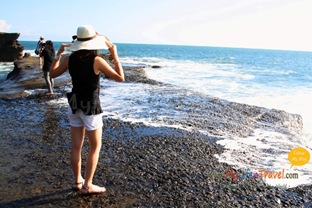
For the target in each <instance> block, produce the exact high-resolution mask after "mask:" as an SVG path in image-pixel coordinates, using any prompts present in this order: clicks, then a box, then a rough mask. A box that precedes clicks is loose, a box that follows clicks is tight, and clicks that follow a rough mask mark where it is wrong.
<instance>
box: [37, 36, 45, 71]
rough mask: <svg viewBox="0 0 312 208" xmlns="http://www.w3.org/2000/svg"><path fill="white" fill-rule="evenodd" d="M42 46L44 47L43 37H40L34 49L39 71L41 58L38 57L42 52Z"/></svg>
mask: <svg viewBox="0 0 312 208" xmlns="http://www.w3.org/2000/svg"><path fill="white" fill-rule="evenodd" d="M43 46H44V37H43V36H40V38H39V41H38V43H37V46H36V49H35V54H36V55H39V67H40V69H42V62H43V61H42V58H41V56H40V53H41V52H42V50H43Z"/></svg>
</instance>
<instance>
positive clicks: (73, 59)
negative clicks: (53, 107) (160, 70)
mask: <svg viewBox="0 0 312 208" xmlns="http://www.w3.org/2000/svg"><path fill="white" fill-rule="evenodd" d="M65 47H69V50H71V51H73V53H72V54H71V55H70V56H67V57H65V58H63V59H62V61H61V60H60V59H61V54H62V53H63V52H64V50H65ZM107 48H108V50H109V52H110V54H111V55H112V57H113V60H114V65H115V67H114V69H113V68H112V67H111V66H110V65H109V64H108V63H107V62H106V61H105V60H104V59H103V58H101V57H100V56H99V53H98V50H99V49H107ZM66 70H68V71H69V74H70V76H71V77H72V84H73V88H72V92H70V93H68V94H67V98H68V102H69V105H70V107H69V109H68V118H69V122H70V126H71V137H72V149H71V165H72V169H73V172H74V177H75V186H74V189H76V190H80V191H81V192H82V193H83V194H93V193H95V194H98V193H103V192H105V191H106V189H105V187H101V186H97V185H94V184H93V183H92V180H93V176H94V173H95V170H96V167H97V163H98V159H99V153H100V149H101V145H102V126H103V120H102V112H103V111H102V108H101V103H100V98H99V92H100V82H99V81H100V72H102V73H104V74H105V75H106V76H108V77H110V78H111V79H114V80H115V81H118V82H122V81H124V79H125V78H124V72H123V68H122V66H121V64H120V62H119V58H118V54H117V47H116V46H115V45H114V44H113V43H111V42H110V41H109V40H108V39H107V38H106V37H104V36H102V35H99V34H98V33H97V32H95V30H94V28H93V27H92V26H90V25H85V26H81V27H78V29H77V40H75V41H74V42H73V43H72V44H71V45H70V44H62V45H61V47H60V49H59V50H58V52H57V56H56V58H55V60H54V62H53V64H52V66H51V74H50V75H51V77H53V78H55V77H58V76H60V75H61V74H63V73H64V72H65V71H66ZM85 133H86V134H87V137H88V144H89V153H88V156H87V160H86V167H85V175H84V177H85V178H83V177H82V175H81V150H82V146H83V142H84V137H85Z"/></svg>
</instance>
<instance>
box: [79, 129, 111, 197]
mask: <svg viewBox="0 0 312 208" xmlns="http://www.w3.org/2000/svg"><path fill="white" fill-rule="evenodd" d="M86 132H87V137H88V142H89V153H88V157H87V162H86V173H85V184H84V189H86V190H84V191H85V192H87V193H103V192H105V190H106V189H105V188H104V187H100V186H96V185H93V184H92V180H93V176H94V172H95V170H96V167H97V164H98V160H99V154H100V150H101V146H102V128H98V129H96V130H93V131H86Z"/></svg>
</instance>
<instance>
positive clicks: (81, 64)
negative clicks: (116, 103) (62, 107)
mask: <svg viewBox="0 0 312 208" xmlns="http://www.w3.org/2000/svg"><path fill="white" fill-rule="evenodd" d="M95 57H96V56H95V55H91V56H88V57H86V58H79V57H78V55H77V54H75V53H73V54H71V55H70V57H69V61H68V71H69V74H70V76H71V77H72V84H73V88H72V92H71V93H67V98H68V103H69V105H70V107H71V109H72V112H73V113H75V112H76V110H78V109H81V110H82V111H83V113H84V114H85V115H97V114H100V113H102V112H103V111H102V108H101V102H100V98H99V93H100V74H98V75H96V74H94V70H93V63H94V59H95Z"/></svg>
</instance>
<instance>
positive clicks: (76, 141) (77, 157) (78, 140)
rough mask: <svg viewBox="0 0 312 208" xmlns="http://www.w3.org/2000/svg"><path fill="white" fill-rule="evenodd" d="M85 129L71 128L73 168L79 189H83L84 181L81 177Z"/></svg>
mask: <svg viewBox="0 0 312 208" xmlns="http://www.w3.org/2000/svg"><path fill="white" fill-rule="evenodd" d="M84 136H85V128H84V127H71V137H72V148H71V166H72V169H73V172H74V177H75V180H76V187H75V188H77V189H81V188H82V185H83V182H84V179H83V177H82V175H81V150H82V146H83V142H84Z"/></svg>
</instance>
